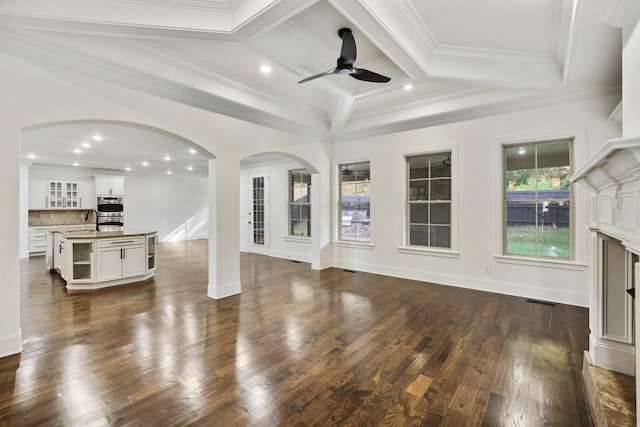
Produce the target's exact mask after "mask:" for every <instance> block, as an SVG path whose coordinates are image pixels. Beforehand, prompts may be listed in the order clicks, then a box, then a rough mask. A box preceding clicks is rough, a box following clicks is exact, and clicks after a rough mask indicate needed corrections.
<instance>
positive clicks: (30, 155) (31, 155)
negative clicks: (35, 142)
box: [27, 153, 36, 159]
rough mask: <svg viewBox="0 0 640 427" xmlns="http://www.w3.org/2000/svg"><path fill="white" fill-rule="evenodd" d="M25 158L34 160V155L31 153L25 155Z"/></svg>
mask: <svg viewBox="0 0 640 427" xmlns="http://www.w3.org/2000/svg"><path fill="white" fill-rule="evenodd" d="M27 157H28V158H30V159H35V158H36V155H35V154H33V153H29V154H27Z"/></svg>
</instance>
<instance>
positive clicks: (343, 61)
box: [338, 28, 357, 67]
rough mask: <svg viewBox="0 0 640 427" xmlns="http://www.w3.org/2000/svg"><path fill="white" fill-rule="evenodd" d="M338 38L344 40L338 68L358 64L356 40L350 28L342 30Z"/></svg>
mask: <svg viewBox="0 0 640 427" xmlns="http://www.w3.org/2000/svg"><path fill="white" fill-rule="evenodd" d="M338 36H340V38H341V39H342V49H341V50H340V58H338V67H340V66H344V65H353V63H354V62H356V55H357V49H356V40H355V39H354V38H353V34H352V33H351V30H350V29H349V28H341V29H340V30H339V31H338Z"/></svg>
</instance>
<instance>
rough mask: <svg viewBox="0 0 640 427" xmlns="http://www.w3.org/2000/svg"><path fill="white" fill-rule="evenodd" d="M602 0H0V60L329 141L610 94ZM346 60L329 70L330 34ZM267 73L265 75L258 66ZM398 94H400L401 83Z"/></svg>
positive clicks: (613, 44) (611, 49)
mask: <svg viewBox="0 0 640 427" xmlns="http://www.w3.org/2000/svg"><path fill="white" fill-rule="evenodd" d="M607 6H608V2H607V1H606V0H518V1H513V0H482V1H470V0H58V1H55V2H52V1H50V0H2V1H0V50H2V51H4V52H7V53H10V54H12V55H17V56H20V57H22V58H23V59H25V60H27V61H30V62H32V63H34V64H35V65H37V66H41V67H44V68H46V69H49V70H51V71H53V72H56V71H58V72H59V71H64V75H66V76H68V78H70V79H73V77H74V76H78V75H83V76H85V77H86V76H91V78H96V79H101V80H105V81H108V82H111V83H116V84H120V85H123V86H125V87H127V88H129V89H132V90H139V91H143V92H147V93H150V94H152V95H157V96H162V97H165V98H169V99H172V100H174V101H177V102H181V103H184V104H188V105H192V106H195V107H197V108H202V109H206V110H210V111H213V112H217V113H221V114H226V115H229V116H233V117H236V118H238V119H241V120H247V121H251V122H254V123H257V124H261V125H265V126H270V127H273V128H276V129H281V130H285V131H289V132H294V133H298V134H302V135H307V136H315V137H322V138H327V139H329V138H330V139H332V140H334V141H338V140H348V139H351V138H358V137H365V136H369V135H374V134H381V133H387V132H392V131H398V130H404V129H412V128H416V127H424V126H429V125H433V124H440V123H446V122H452V121H456V120H463V119H469V118H475V117H482V116H483V115H487V114H495V113H499V112H503V111H512V110H513V109H514V108H526V107H527V106H529V105H539V104H540V103H541V102H544V101H545V100H548V101H549V102H554V100H557V99H559V98H560V97H562V98H563V99H564V98H567V97H569V98H571V97H580V96H585V95H589V94H600V93H615V92H616V91H617V92H619V91H620V88H619V84H620V72H621V71H620V69H621V59H620V56H621V46H620V45H621V36H620V30H619V29H617V28H613V27H611V26H610V25H609V24H608V22H607V14H608V13H610V12H609V10H608V8H607ZM343 27H349V28H351V29H352V30H353V34H354V37H355V40H356V44H357V49H358V56H357V59H356V63H355V65H356V66H357V67H360V68H366V69H370V70H372V71H375V72H377V73H380V74H383V75H386V76H389V77H391V82H389V83H387V84H380V83H369V82H363V81H359V80H356V79H353V78H351V77H349V76H345V75H329V76H326V77H322V78H319V79H316V80H312V81H309V82H306V83H303V84H298V83H297V82H298V81H299V80H301V79H303V78H305V77H308V76H310V75H313V74H317V73H320V72H323V71H327V70H329V69H332V68H333V67H335V65H336V58H337V57H338V56H339V53H340V48H341V43H342V42H341V40H340V38H339V37H338V34H337V32H338V29H340V28H343ZM262 65H269V66H270V67H271V72H270V73H268V74H264V73H262V72H261V71H260V67H261V66H262ZM408 85H411V86H412V87H411V89H406V88H405V87H407V86H408Z"/></svg>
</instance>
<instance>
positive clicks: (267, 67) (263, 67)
mask: <svg viewBox="0 0 640 427" xmlns="http://www.w3.org/2000/svg"><path fill="white" fill-rule="evenodd" d="M260 71H261V72H262V74H269V73H270V72H271V66H270V65H261V66H260Z"/></svg>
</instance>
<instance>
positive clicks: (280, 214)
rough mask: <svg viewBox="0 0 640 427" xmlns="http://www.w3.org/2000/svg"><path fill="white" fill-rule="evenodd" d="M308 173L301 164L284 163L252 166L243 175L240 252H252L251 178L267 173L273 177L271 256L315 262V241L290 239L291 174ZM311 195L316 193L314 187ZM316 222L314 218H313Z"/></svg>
mask: <svg viewBox="0 0 640 427" xmlns="http://www.w3.org/2000/svg"><path fill="white" fill-rule="evenodd" d="M296 169H304V166H303V165H301V164H300V163H298V162H295V161H292V160H289V161H280V162H278V163H272V164H269V165H262V166H257V165H256V166H251V167H246V168H243V169H241V171H240V250H241V251H243V252H247V251H248V250H249V238H250V234H249V224H248V220H249V217H248V215H247V214H248V212H250V209H251V200H252V199H251V197H252V195H251V182H250V180H249V174H251V173H255V172H267V173H269V176H270V190H271V191H270V203H269V207H270V218H271V221H270V235H269V248H268V254H269V256H273V257H278V258H286V259H291V260H296V261H304V262H311V243H312V241H311V239H302V238H295V237H289V236H288V209H289V206H288V203H289V198H288V196H289V193H288V189H289V171H291V170H296ZM311 191H312V192H313V191H315V189H314V188H313V187H312V188H311ZM312 221H313V218H312Z"/></svg>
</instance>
